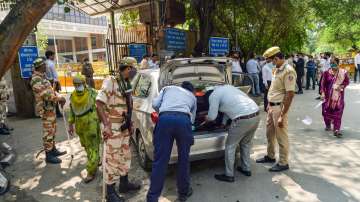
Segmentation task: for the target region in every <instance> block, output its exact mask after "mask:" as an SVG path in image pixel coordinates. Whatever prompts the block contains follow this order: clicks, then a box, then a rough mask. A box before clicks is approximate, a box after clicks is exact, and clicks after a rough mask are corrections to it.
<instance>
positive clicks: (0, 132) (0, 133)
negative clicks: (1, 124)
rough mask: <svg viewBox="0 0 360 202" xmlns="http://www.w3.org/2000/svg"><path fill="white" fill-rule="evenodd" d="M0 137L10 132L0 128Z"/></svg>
mask: <svg viewBox="0 0 360 202" xmlns="http://www.w3.org/2000/svg"><path fill="white" fill-rule="evenodd" d="M0 135H10V132H9V131H8V130H6V129H5V128H0Z"/></svg>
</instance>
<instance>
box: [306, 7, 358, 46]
mask: <svg viewBox="0 0 360 202" xmlns="http://www.w3.org/2000/svg"><path fill="white" fill-rule="evenodd" d="M311 6H312V7H313V8H314V10H315V12H316V15H317V16H318V17H319V18H320V22H321V24H322V25H323V26H321V27H320V29H319V34H318V41H317V52H322V51H333V52H339V53H345V52H347V51H348V50H349V49H350V48H351V47H360V23H359V22H360V2H359V1H358V0H312V1H311Z"/></svg>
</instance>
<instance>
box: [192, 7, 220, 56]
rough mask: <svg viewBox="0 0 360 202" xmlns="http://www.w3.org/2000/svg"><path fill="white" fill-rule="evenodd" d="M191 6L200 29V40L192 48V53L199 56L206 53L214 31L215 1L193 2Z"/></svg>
mask: <svg viewBox="0 0 360 202" xmlns="http://www.w3.org/2000/svg"><path fill="white" fill-rule="evenodd" d="M192 4H193V6H194V8H195V11H196V14H197V16H198V18H199V27H200V30H199V31H200V39H199V41H198V42H197V44H196V46H195V48H194V52H195V53H196V55H201V53H206V52H207V50H208V44H209V38H210V36H211V34H212V33H213V31H214V13H215V9H216V7H215V5H216V0H193V1H192Z"/></svg>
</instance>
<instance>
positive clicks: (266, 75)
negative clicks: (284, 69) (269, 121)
mask: <svg viewBox="0 0 360 202" xmlns="http://www.w3.org/2000/svg"><path fill="white" fill-rule="evenodd" d="M273 67H274V65H273V63H272V61H271V59H269V58H268V59H266V64H265V66H264V67H263V68H262V77H263V83H264V86H265V90H264V110H265V111H266V112H267V106H268V99H267V95H268V92H269V88H270V85H271V81H272V69H273Z"/></svg>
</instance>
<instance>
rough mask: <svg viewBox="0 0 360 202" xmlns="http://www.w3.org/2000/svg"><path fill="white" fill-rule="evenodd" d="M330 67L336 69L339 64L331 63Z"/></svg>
mask: <svg viewBox="0 0 360 202" xmlns="http://www.w3.org/2000/svg"><path fill="white" fill-rule="evenodd" d="M330 67H331V68H333V69H336V68H337V67H338V66H337V64H331V65H330Z"/></svg>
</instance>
